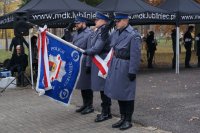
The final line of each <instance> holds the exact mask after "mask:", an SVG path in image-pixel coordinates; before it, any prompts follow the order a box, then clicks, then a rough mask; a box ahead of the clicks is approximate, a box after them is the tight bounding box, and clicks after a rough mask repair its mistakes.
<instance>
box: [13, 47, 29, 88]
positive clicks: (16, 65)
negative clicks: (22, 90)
mask: <svg viewBox="0 0 200 133" xmlns="http://www.w3.org/2000/svg"><path fill="white" fill-rule="evenodd" d="M27 66H28V56H27V55H26V54H25V53H22V47H21V45H17V46H16V53H15V54H13V55H12V58H11V60H10V65H9V70H10V71H11V73H12V75H13V74H14V72H18V80H17V85H21V84H23V81H22V80H23V74H22V72H23V71H25V69H26V67H27Z"/></svg>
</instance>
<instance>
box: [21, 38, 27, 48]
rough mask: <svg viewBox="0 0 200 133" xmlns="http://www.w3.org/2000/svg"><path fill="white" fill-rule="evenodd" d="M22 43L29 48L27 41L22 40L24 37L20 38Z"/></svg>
mask: <svg viewBox="0 0 200 133" xmlns="http://www.w3.org/2000/svg"><path fill="white" fill-rule="evenodd" d="M22 41H23V43H24V44H25V45H26V47H27V48H29V44H28V43H27V41H26V40H25V39H24V37H22Z"/></svg>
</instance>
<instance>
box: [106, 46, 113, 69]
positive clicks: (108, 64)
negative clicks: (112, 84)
mask: <svg viewBox="0 0 200 133" xmlns="http://www.w3.org/2000/svg"><path fill="white" fill-rule="evenodd" d="M113 54H114V51H113V49H111V55H110V59H109V60H108V63H107V66H108V67H109V66H110V62H111V60H112V57H113Z"/></svg>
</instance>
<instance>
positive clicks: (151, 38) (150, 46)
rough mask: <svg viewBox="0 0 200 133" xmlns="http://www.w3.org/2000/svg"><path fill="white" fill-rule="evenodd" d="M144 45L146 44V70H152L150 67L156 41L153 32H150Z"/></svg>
mask: <svg viewBox="0 0 200 133" xmlns="http://www.w3.org/2000/svg"><path fill="white" fill-rule="evenodd" d="M146 43H147V59H148V68H153V65H152V61H153V57H154V54H155V51H156V45H157V43H156V41H155V39H154V32H153V31H150V32H149V34H148V36H147V39H146Z"/></svg>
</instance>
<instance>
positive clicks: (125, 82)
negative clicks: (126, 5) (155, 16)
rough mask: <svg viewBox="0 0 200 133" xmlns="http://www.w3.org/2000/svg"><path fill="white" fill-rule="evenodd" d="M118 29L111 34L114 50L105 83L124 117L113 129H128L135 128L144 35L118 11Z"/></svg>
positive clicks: (106, 89)
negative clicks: (134, 113)
mask: <svg viewBox="0 0 200 133" xmlns="http://www.w3.org/2000/svg"><path fill="white" fill-rule="evenodd" d="M115 21H116V30H115V31H114V32H113V33H112V34H111V43H110V45H111V47H112V48H113V50H114V56H113V58H112V61H111V64H110V67H109V70H108V76H107V78H106V84H105V94H106V95H107V96H108V97H110V98H111V99H115V100H118V104H119V109H120V114H121V119H120V120H119V121H118V122H117V123H115V124H113V125H112V127H113V128H119V129H120V130H126V129H128V128H130V127H132V124H131V121H132V114H133V111H134V100H135V90H136V73H137V70H138V68H139V64H140V57H141V37H140V34H139V33H138V32H137V31H135V30H134V29H133V28H132V27H131V26H130V25H129V19H128V14H125V13H116V14H115Z"/></svg>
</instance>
